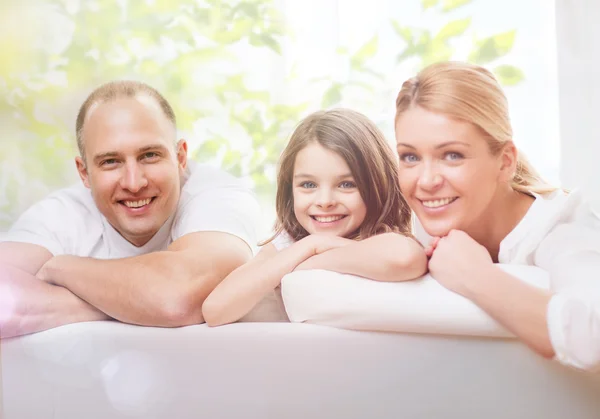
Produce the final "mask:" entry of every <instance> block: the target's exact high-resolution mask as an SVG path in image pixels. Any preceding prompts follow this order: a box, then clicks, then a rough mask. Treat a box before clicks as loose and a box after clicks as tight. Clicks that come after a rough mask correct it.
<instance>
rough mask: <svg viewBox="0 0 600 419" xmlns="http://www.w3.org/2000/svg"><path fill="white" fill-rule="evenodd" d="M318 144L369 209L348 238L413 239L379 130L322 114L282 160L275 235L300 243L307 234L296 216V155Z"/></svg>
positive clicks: (299, 130)
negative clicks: (338, 161)
mask: <svg viewBox="0 0 600 419" xmlns="http://www.w3.org/2000/svg"><path fill="white" fill-rule="evenodd" d="M313 143H317V144H319V145H321V146H322V147H324V148H326V149H328V150H331V151H333V152H335V153H337V154H338V155H339V156H341V157H342V158H343V159H344V160H345V162H346V164H348V167H349V168H350V171H351V173H352V177H353V178H354V181H355V182H356V185H357V188H358V191H359V193H360V195H361V197H362V199H363V201H364V202H365V205H366V207H367V211H366V217H365V220H364V221H363V222H362V224H361V225H360V227H359V228H358V229H357V231H355V232H352V233H351V234H350V235H349V236H348V237H347V238H351V239H365V238H367V237H370V236H373V235H376V234H379V233H383V232H390V231H394V232H398V233H401V234H405V235H408V236H410V235H411V229H412V218H411V217H412V215H411V211H410V208H409V206H408V204H407V203H406V201H405V200H404V197H403V196H402V193H401V192H400V187H399V185H398V162H397V160H396V156H395V154H394V152H393V150H392V148H391V147H390V145H389V144H388V143H387V142H386V140H385V137H384V136H383V134H382V133H381V131H380V130H379V129H378V128H377V126H376V125H375V124H374V123H373V122H371V121H370V120H369V119H368V118H367V117H366V116H364V115H362V114H360V113H358V112H355V111H352V110H349V109H333V110H329V111H319V112H315V113H313V114H311V115H309V116H308V117H307V118H305V119H304V120H303V121H302V122H300V124H299V125H298V126H297V127H296V129H295V130H294V132H293V134H292V136H291V138H290V141H289V143H288V144H287V146H286V147H285V149H284V150H283V153H282V154H281V157H280V159H279V165H278V172H277V196H276V205H275V206H276V211H277V221H276V223H275V235H274V236H273V237H271V238H270V239H268V240H266V241H265V242H263V243H262V244H266V243H269V242H270V241H271V240H273V239H274V238H275V237H276V236H277V235H278V234H280V233H282V232H283V231H285V232H287V233H288V234H289V235H290V236H291V237H292V239H293V240H295V241H297V240H300V239H302V238H303V237H306V236H307V235H308V234H309V233H308V232H307V231H306V230H305V229H304V228H303V227H302V226H301V225H300V223H299V222H298V220H297V218H296V216H295V214H294V195H293V183H292V182H293V176H294V165H295V162H296V156H297V155H298V153H299V152H300V151H301V150H303V149H304V148H305V147H307V146H308V145H309V144H313Z"/></svg>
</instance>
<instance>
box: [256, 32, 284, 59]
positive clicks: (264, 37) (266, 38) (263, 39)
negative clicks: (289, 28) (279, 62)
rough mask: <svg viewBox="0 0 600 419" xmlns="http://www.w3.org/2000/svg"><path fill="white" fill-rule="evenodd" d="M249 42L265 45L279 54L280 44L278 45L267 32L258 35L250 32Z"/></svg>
mask: <svg viewBox="0 0 600 419" xmlns="http://www.w3.org/2000/svg"><path fill="white" fill-rule="evenodd" d="M250 44H251V45H254V46H256V47H260V46H266V47H268V48H270V49H272V50H273V51H275V52H276V53H277V54H279V55H281V46H280V45H279V42H277V40H276V39H275V38H274V37H273V36H271V35H270V34H268V33H261V34H259V35H255V34H251V35H250Z"/></svg>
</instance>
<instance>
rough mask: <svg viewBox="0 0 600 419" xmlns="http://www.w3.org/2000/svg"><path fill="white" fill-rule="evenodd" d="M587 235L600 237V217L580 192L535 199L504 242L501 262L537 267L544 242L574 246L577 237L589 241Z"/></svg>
mask: <svg viewBox="0 0 600 419" xmlns="http://www.w3.org/2000/svg"><path fill="white" fill-rule="evenodd" d="M584 233H585V234H584ZM588 235H592V236H598V237H600V217H598V215H597V214H596V213H595V212H594V211H593V209H592V207H591V205H590V203H589V202H588V201H587V200H586V199H585V196H584V195H583V193H582V192H581V191H579V190H576V191H573V192H570V193H567V192H564V191H562V190H558V191H555V192H553V193H551V194H547V195H543V196H542V195H536V199H535V201H534V202H533V204H532V205H531V207H530V208H529V211H528V212H527V214H526V215H525V217H523V219H522V220H521V222H520V223H519V224H518V225H517V227H516V228H515V229H514V230H513V231H512V232H511V233H510V234H509V235H508V236H507V237H506V238H505V239H504V240H503V241H502V243H501V248H500V256H499V258H500V259H501V260H505V261H506V262H511V263H525V264H534V257H535V253H536V251H537V250H538V249H539V248H540V246H541V245H542V243H543V242H544V245H545V246H549V245H551V246H571V245H573V244H574V243H573V242H574V241H575V244H576V243H577V241H578V239H577V237H578V236H581V241H587V239H585V236H588Z"/></svg>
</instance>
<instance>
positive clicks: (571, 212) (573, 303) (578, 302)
mask: <svg viewBox="0 0 600 419" xmlns="http://www.w3.org/2000/svg"><path fill="white" fill-rule="evenodd" d="M498 261H499V263H507V264H523V265H534V266H538V267H540V268H542V269H544V270H546V271H548V272H549V274H550V289H551V291H552V292H553V293H554V295H553V297H552V299H551V301H550V304H549V306H548V330H549V332H550V339H551V341H552V346H553V347H554V351H555V353H556V359H557V360H558V361H559V362H561V363H563V364H566V365H572V366H575V367H577V368H583V369H588V370H598V369H600V217H599V216H598V215H597V214H595V213H594V212H593V210H592V208H591V207H590V205H589V203H587V202H585V201H584V199H583V196H582V194H581V193H580V192H579V191H575V192H572V193H570V194H566V195H565V194H564V193H563V192H562V191H557V192H555V193H553V194H552V195H550V196H547V197H541V196H536V200H535V201H534V202H533V204H532V205H531V207H530V209H529V211H528V212H527V214H526V215H525V217H524V218H523V219H522V220H521V222H520V223H519V224H518V225H517V226H516V227H515V229H514V230H513V231H512V232H510V234H509V235H508V236H506V237H505V238H504V240H503V241H502V243H500V252H499V255H498Z"/></svg>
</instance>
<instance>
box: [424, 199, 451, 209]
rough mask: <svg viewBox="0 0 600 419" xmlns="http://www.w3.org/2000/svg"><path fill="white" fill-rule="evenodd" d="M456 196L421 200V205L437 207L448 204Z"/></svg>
mask: <svg viewBox="0 0 600 419" xmlns="http://www.w3.org/2000/svg"><path fill="white" fill-rule="evenodd" d="M455 199H456V198H444V199H435V200H433V201H421V202H423V206H425V207H427V208H438V207H443V206H444V205H448V204H449V203H451V202H452V201H454V200H455Z"/></svg>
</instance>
